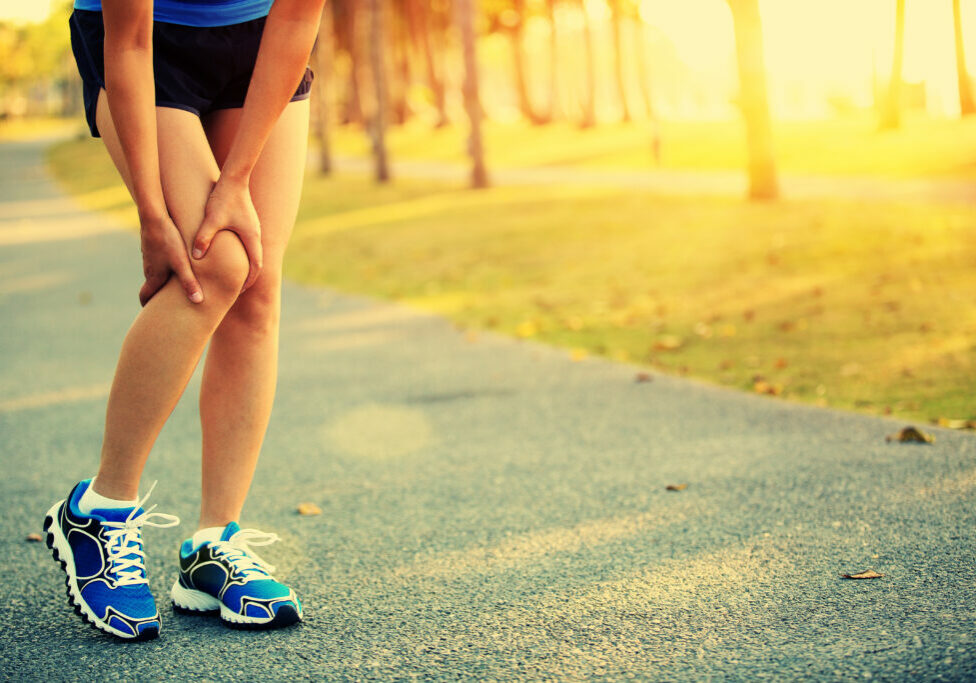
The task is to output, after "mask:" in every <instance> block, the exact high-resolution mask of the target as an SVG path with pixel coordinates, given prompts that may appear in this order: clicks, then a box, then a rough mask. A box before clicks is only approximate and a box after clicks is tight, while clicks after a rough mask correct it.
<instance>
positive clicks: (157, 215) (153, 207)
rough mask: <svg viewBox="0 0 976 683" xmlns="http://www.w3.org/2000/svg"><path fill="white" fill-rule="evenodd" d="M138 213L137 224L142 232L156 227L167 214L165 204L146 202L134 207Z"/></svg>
mask: <svg viewBox="0 0 976 683" xmlns="http://www.w3.org/2000/svg"><path fill="white" fill-rule="evenodd" d="M136 210H137V211H138V213H139V223H140V226H141V228H142V229H143V230H145V229H146V228H154V227H156V226H158V225H159V224H160V223H161V222H162V221H163V218H165V217H166V216H167V215H168V213H167V211H166V203H165V202H162V201H146V202H140V203H138V204H137V205H136Z"/></svg>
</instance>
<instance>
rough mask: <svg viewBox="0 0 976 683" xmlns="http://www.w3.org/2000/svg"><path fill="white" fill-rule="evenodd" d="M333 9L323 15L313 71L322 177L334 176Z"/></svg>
mask: <svg viewBox="0 0 976 683" xmlns="http://www.w3.org/2000/svg"><path fill="white" fill-rule="evenodd" d="M332 39H333V38H332V7H330V6H326V7H325V8H324V9H323V11H322V23H321V25H320V27H319V35H318V38H317V39H316V41H315V49H314V50H313V51H312V70H313V72H314V73H315V83H314V84H313V85H312V105H313V107H312V111H313V112H314V126H315V135H316V137H317V138H318V140H319V171H321V172H322V174H323V175H329V174H331V173H332V135H331V128H332V126H331V123H330V120H329V117H330V116H331V115H332V74H333V68H332V64H333V58H334V55H333V52H334V48H333V45H332Z"/></svg>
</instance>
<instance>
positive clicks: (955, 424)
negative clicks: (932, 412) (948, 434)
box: [935, 417, 976, 429]
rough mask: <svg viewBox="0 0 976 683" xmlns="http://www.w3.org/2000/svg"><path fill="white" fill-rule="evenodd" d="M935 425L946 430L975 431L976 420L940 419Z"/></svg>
mask: <svg viewBox="0 0 976 683" xmlns="http://www.w3.org/2000/svg"><path fill="white" fill-rule="evenodd" d="M935 423H936V424H937V425H939V426H940V427H945V428H946V429H976V420H954V419H952V418H950V417H940V418H939V419H938V420H936V422H935Z"/></svg>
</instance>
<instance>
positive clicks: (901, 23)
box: [881, 0, 905, 130]
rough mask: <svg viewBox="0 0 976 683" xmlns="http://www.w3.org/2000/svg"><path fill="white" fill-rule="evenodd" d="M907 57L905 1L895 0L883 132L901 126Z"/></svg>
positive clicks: (882, 111)
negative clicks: (903, 81) (902, 85)
mask: <svg viewBox="0 0 976 683" xmlns="http://www.w3.org/2000/svg"><path fill="white" fill-rule="evenodd" d="M904 57H905V0H895V53H894V58H893V59H892V64H891V81H890V83H889V84H888V97H887V99H886V100H885V103H884V107H883V109H882V110H881V130H893V129H895V128H898V126H899V125H901V66H902V62H903V61H904Z"/></svg>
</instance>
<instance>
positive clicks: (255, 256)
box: [238, 232, 264, 292]
mask: <svg viewBox="0 0 976 683" xmlns="http://www.w3.org/2000/svg"><path fill="white" fill-rule="evenodd" d="M238 237H240V238H241V242H243V243H244V250H245V251H246V252H247V260H248V263H249V264H250V267H249V268H248V271H247V279H246V280H245V281H244V286H243V287H241V292H244V291H246V290H247V288H248V287H250V286H251V285H253V284H254V281H255V280H257V279H258V275H260V274H261V268H263V267H264V248H263V247H262V246H261V234H260V233H253V232H248V233H246V234H243V235H242V234H238Z"/></svg>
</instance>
